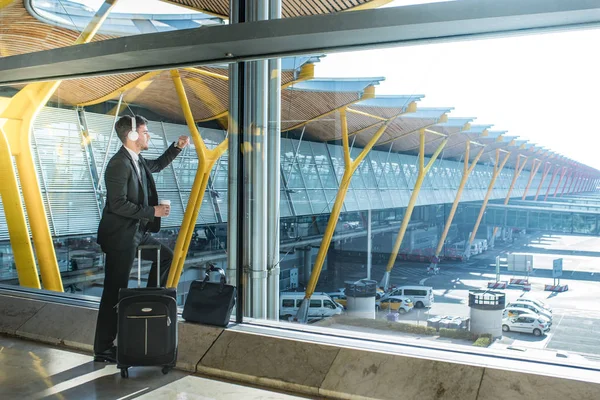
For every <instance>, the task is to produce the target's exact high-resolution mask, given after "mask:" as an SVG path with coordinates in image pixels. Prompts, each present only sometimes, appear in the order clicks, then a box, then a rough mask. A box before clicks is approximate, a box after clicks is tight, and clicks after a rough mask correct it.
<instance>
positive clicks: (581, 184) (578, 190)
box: [575, 175, 587, 193]
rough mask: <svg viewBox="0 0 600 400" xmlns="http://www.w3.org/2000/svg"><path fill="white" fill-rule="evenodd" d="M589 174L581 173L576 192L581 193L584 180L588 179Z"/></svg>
mask: <svg viewBox="0 0 600 400" xmlns="http://www.w3.org/2000/svg"><path fill="white" fill-rule="evenodd" d="M586 177H587V175H581V176H580V177H579V182H578V183H577V190H575V192H576V193H581V187H582V186H583V182H584V181H585V180H586Z"/></svg>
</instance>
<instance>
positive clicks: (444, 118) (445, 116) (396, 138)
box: [379, 113, 448, 149]
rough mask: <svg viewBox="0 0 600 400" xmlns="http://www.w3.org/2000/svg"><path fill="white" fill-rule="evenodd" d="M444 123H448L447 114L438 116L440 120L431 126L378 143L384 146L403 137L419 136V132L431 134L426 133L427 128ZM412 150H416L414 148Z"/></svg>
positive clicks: (437, 133)
mask: <svg viewBox="0 0 600 400" xmlns="http://www.w3.org/2000/svg"><path fill="white" fill-rule="evenodd" d="M446 121H448V114H445V113H444V114H442V115H441V116H440V118H439V119H438V120H437V121H435V122H434V123H432V124H427V125H425V126H421V127H419V128H417V129H413V130H412V131H410V132H406V133H403V134H402V135H400V136H398V137H395V138H392V139H389V140H386V141H385V142H381V143H379V145H384V144H388V143H391V142H395V141H396V140H398V139H402V138H404V137H407V136H410V135H412V134H415V133H419V134H420V133H421V131H423V133H425V132H430V133H431V132H432V131H428V130H427V128H431V127H432V126H434V125H437V124H441V123H444V122H446ZM435 134H436V135H441V136H446V135H444V134H442V133H439V132H435ZM414 148H415V149H416V147H414Z"/></svg>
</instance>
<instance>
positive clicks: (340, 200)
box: [296, 103, 414, 322]
mask: <svg viewBox="0 0 600 400" xmlns="http://www.w3.org/2000/svg"><path fill="white" fill-rule="evenodd" d="M409 107H410V108H412V109H414V103H412V104H411V105H410V106H409ZM339 113H340V121H341V125H342V148H343V151H344V166H345V168H344V175H343V176H342V180H341V181H340V188H339V190H338V193H337V195H336V197H335V202H334V203H333V207H332V209H331V214H330V215H329V221H327V227H326V228H325V233H323V240H322V241H321V246H320V247H319V252H318V253H317V258H316V260H315V264H314V266H313V270H312V273H311V275H310V279H309V281H308V284H307V285H306V292H305V296H304V300H303V301H302V305H301V306H300V309H299V310H298V313H297V315H296V319H297V320H298V321H300V322H306V320H307V318H308V305H309V301H310V298H311V296H312V295H313V293H314V292H315V288H316V286H317V282H318V280H319V276H320V275H321V269H322V268H323V262H324V261H325V255H326V254H327V251H328V250H329V245H330V244H331V238H332V237H333V233H334V231H335V227H336V225H337V221H338V218H339V216H340V212H341V210H342V205H343V204H344V199H345V197H346V193H347V192H348V187H349V186H350V180H351V179H352V175H353V174H354V171H356V169H357V168H358V167H359V165H360V164H361V163H362V161H363V160H364V158H365V157H366V156H367V154H368V153H369V151H371V149H372V148H373V146H374V145H375V143H377V141H378V140H379V138H381V135H383V133H384V132H385V130H386V129H387V127H388V126H389V125H390V124H391V123H392V121H393V120H394V119H396V118H397V117H398V116H400V115H401V114H398V115H395V116H393V117H391V118H389V119H388V120H386V121H385V122H384V123H383V125H382V126H381V127H380V128H379V129H378V130H377V132H375V134H374V135H373V137H372V138H371V139H370V140H369V142H368V143H367V145H366V146H365V148H363V150H362V151H361V152H360V154H359V155H358V157H356V159H355V160H354V161H352V160H351V159H350V145H349V143H348V142H349V141H348V120H347V117H346V107H343V108H341V109H340V110H339Z"/></svg>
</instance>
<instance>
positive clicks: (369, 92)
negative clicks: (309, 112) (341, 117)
mask: <svg viewBox="0 0 600 400" xmlns="http://www.w3.org/2000/svg"><path fill="white" fill-rule="evenodd" d="M373 97H375V86H373V85H369V86H367V87H366V88H365V90H364V92H363V94H362V95H361V96H360V98H358V99H356V100H353V101H350V102H348V103H346V104H343V105H341V106H339V107H336V108H334V109H333V110H330V111H327V112H325V113H323V114H320V115H317V116H316V117H313V118H311V119H308V120H306V121H303V122H300V123H299V124H296V125H294V126H292V127H290V128H285V129H281V132H287V131H291V130H294V129H298V128H300V127H302V126H304V125H307V124H309V123H311V122H313V121H316V120H319V119H321V118H323V117H326V116H328V115H331V114H333V113H335V112H338V111H340V110H342V109H345V108H346V107H348V106H350V105H352V104H356V103H358V102H361V101H364V100H367V99H372V98H373Z"/></svg>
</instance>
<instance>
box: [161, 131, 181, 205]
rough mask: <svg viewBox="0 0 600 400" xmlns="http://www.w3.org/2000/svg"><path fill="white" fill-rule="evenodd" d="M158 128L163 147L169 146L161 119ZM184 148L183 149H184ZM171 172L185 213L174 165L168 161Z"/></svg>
mask: <svg viewBox="0 0 600 400" xmlns="http://www.w3.org/2000/svg"><path fill="white" fill-rule="evenodd" d="M160 128H161V129H162V132H163V142H164V143H165V148H166V149H168V148H169V141H168V140H167V131H166V130H165V124H164V123H163V122H162V121H161V122H160ZM184 150H185V149H184ZM169 166H170V167H171V172H173V177H174V178H175V186H177V193H178V194H179V201H180V202H181V209H182V210H184V213H185V205H184V204H183V196H182V195H181V186H180V185H179V179H178V178H177V174H176V173H175V166H174V165H173V163H170V164H169Z"/></svg>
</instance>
